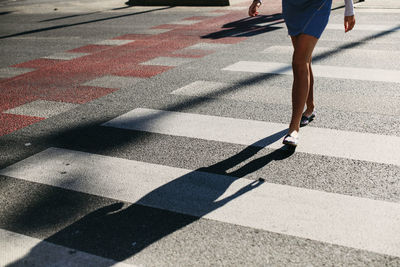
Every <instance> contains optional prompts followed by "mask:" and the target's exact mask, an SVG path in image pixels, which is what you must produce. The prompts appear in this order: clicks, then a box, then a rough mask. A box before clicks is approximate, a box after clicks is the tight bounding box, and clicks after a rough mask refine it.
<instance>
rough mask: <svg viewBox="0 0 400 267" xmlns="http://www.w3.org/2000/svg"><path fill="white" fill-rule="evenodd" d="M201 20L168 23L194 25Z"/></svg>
mask: <svg viewBox="0 0 400 267" xmlns="http://www.w3.org/2000/svg"><path fill="white" fill-rule="evenodd" d="M199 22H201V20H179V21H173V22H168V23H167V24H177V25H192V24H196V23H199Z"/></svg>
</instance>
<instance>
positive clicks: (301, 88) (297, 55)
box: [289, 34, 318, 134]
mask: <svg viewBox="0 0 400 267" xmlns="http://www.w3.org/2000/svg"><path fill="white" fill-rule="evenodd" d="M317 41H318V39H317V38H315V37H313V36H311V35H307V34H300V35H298V36H294V37H292V43H293V47H294V53H293V60H292V69H293V87H292V119H291V121H290V125H289V134H292V133H293V132H298V131H299V129H300V119H301V115H302V114H303V110H304V106H305V104H306V101H307V100H308V99H309V100H310V102H309V104H310V105H311V104H313V103H312V101H313V92H312V91H311V95H310V94H309V92H310V88H311V87H310V86H311V85H312V83H313V78H312V70H311V56H312V52H313V50H314V47H315V45H316V44H317ZM311 82H312V83H311ZM310 107H311V106H310Z"/></svg>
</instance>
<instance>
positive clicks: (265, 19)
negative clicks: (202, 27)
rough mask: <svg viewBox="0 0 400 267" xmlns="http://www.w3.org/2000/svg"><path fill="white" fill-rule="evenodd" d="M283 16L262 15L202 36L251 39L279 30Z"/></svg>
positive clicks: (206, 37)
mask: <svg viewBox="0 0 400 267" xmlns="http://www.w3.org/2000/svg"><path fill="white" fill-rule="evenodd" d="M283 23H284V21H283V18H282V14H272V15H260V16H256V17H246V18H243V19H240V20H237V21H233V22H229V23H227V24H224V25H223V26H222V30H220V31H217V32H213V33H210V34H207V35H204V36H202V37H201V38H203V39H221V38H226V37H250V36H255V35H258V34H262V33H266V32H270V31H274V30H278V29H280V28H282V27H283V26H282V25H280V24H283Z"/></svg>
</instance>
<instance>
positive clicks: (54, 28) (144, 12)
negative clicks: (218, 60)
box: [0, 6, 174, 40]
mask: <svg viewBox="0 0 400 267" xmlns="http://www.w3.org/2000/svg"><path fill="white" fill-rule="evenodd" d="M170 8H174V7H172V6H169V7H162V8H156V9H152V10H146V11H140V12H135V13H130V14H123V15H118V16H113V17H108V18H102V19H95V20H90V21H84V22H77V23H72V24H63V25H57V26H51V27H46V28H41V29H36V30H30V31H25V32H20V33H14V34H10V35H4V36H0V40H1V39H6V38H11V37H17V36H21V35H26V34H32V33H38V32H45V31H51V30H56V29H62V28H68V27H73V26H79V25H85V24H90V23H95V22H100V21H107V20H111V19H118V18H123V17H130V16H135V15H140V14H146V13H150V12H155V11H160V10H165V9H170Z"/></svg>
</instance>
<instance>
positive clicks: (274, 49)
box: [262, 45, 400, 59]
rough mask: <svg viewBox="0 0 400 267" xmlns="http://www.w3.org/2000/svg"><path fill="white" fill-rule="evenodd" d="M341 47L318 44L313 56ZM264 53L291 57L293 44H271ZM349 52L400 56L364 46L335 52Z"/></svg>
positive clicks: (351, 54)
mask: <svg viewBox="0 0 400 267" xmlns="http://www.w3.org/2000/svg"><path fill="white" fill-rule="evenodd" d="M338 49H341V48H340V47H321V46H318V47H316V48H315V49H314V51H313V57H315V56H318V55H319V54H324V53H329V52H337V51H338ZM262 53H271V54H286V55H288V54H289V57H290V58H291V54H292V53H293V47H292V46H289V45H287V46H283V45H282V46H275V45H274V46H269V47H267V48H266V49H264V50H263V51H262ZM343 54H348V55H350V56H363V57H364V58H365V55H368V56H369V57H372V56H373V57H379V56H385V55H386V56H388V57H389V56H390V57H392V58H396V59H397V58H398V57H400V51H395V50H393V51H387V50H378V49H364V48H347V49H341V50H340V53H338V54H335V56H339V55H343Z"/></svg>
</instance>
